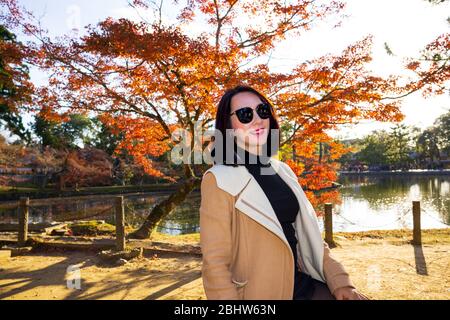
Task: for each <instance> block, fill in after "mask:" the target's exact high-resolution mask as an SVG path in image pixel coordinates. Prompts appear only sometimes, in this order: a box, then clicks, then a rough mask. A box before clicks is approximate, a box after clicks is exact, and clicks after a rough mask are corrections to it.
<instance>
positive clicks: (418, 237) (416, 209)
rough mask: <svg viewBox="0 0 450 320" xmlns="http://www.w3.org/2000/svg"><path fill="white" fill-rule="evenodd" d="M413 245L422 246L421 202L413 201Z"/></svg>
mask: <svg viewBox="0 0 450 320" xmlns="http://www.w3.org/2000/svg"><path fill="white" fill-rule="evenodd" d="M412 204H413V244H417V245H420V244H422V230H421V229H420V201H413V202H412Z"/></svg>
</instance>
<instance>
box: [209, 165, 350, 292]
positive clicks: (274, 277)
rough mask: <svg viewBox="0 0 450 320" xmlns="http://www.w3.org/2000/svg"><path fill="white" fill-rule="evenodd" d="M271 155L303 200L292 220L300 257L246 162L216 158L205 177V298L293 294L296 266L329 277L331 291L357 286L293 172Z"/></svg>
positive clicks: (327, 280)
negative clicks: (327, 239)
mask: <svg viewBox="0 0 450 320" xmlns="http://www.w3.org/2000/svg"><path fill="white" fill-rule="evenodd" d="M269 161H270V163H271V167H272V168H273V169H274V170H275V171H276V172H277V173H278V175H279V176H280V177H281V178H282V179H283V180H284V181H285V182H286V183H287V184H288V185H289V186H290V187H291V189H292V190H293V192H294V194H295V196H296V197H297V199H298V202H299V206H300V210H299V214H298V215H297V218H296V221H295V223H294V224H293V225H294V229H295V232H296V237H297V239H298V244H297V253H298V261H296V262H294V258H293V257H294V256H293V253H292V250H291V247H290V246H289V243H288V241H287V239H286V237H285V235H284V232H283V229H282V227H281V224H280V223H279V221H278V218H277V216H276V214H275V212H274V210H273V208H272V206H271V204H270V202H269V199H268V198H267V197H266V195H265V193H264V191H263V190H262V188H261V187H260V185H259V184H258V182H257V181H256V180H255V178H254V177H253V176H252V175H251V174H250V172H248V170H247V168H245V166H237V167H233V166H226V165H222V164H215V165H213V166H212V167H211V168H209V169H208V170H207V171H206V172H205V173H204V174H203V179H202V182H201V204H200V244H201V250H202V254H203V258H202V280H203V287H204V290H205V294H206V296H207V298H208V299H241V300H255V299H263V300H267V299H273V300H277V299H288V300H292V298H293V290H294V268H299V270H302V271H303V272H305V273H307V274H309V275H311V276H312V277H313V278H314V279H317V280H319V281H322V282H325V283H326V284H327V285H328V287H329V289H330V291H331V292H332V293H334V291H335V290H336V289H337V288H340V287H345V286H350V287H353V288H354V285H353V284H352V282H351V280H350V278H349V275H348V273H347V272H346V271H345V269H344V267H343V266H342V264H340V263H339V262H338V261H336V260H335V259H334V258H333V257H332V255H331V253H330V249H329V247H328V245H327V244H326V242H324V241H323V239H322V236H321V233H320V230H319V225H318V221H317V216H316V213H315V211H314V208H313V207H312V205H311V203H310V202H309V200H308V199H307V198H306V195H305V193H304V191H303V189H302V188H301V186H300V184H299V183H298V178H297V176H296V175H295V173H294V172H293V171H292V169H291V168H290V167H289V166H288V165H287V164H286V163H284V162H282V161H280V160H278V159H276V158H274V157H272V158H270V160H269ZM262 169H263V170H265V169H267V168H264V167H263V168H262ZM269 169H270V168H269ZM262 174H264V173H262Z"/></svg>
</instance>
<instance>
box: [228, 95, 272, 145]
mask: <svg viewBox="0 0 450 320" xmlns="http://www.w3.org/2000/svg"><path fill="white" fill-rule="evenodd" d="M260 103H262V101H261V99H260V98H259V97H258V96H257V95H256V94H254V93H252V92H239V93H238V94H235V95H234V96H233V97H232V98H231V111H230V113H233V112H234V111H236V110H238V109H240V108H243V107H250V108H252V109H253V120H252V121H251V122H250V123H245V124H244V123H241V122H240V121H239V119H238V117H237V116H236V114H233V115H232V116H230V117H231V127H232V128H233V129H234V133H235V136H236V140H237V141H236V143H237V144H238V145H239V146H240V147H245V148H246V149H247V150H249V149H252V150H253V149H254V148H255V147H258V146H262V145H263V144H264V143H265V142H266V140H267V136H268V134H269V129H270V118H267V119H261V118H260V117H259V115H258V114H257V113H256V110H255V109H256V106H257V105H258V104H260Z"/></svg>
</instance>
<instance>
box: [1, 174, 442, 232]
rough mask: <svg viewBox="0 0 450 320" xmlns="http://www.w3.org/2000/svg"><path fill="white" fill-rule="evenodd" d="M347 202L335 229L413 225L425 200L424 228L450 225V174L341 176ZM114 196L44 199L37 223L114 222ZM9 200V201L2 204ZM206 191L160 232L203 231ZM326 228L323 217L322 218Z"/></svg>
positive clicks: (137, 211) (138, 198)
mask: <svg viewBox="0 0 450 320" xmlns="http://www.w3.org/2000/svg"><path fill="white" fill-rule="evenodd" d="M338 182H339V183H341V184H342V185H343V186H342V187H341V188H340V189H339V190H340V194H341V200H342V202H341V203H340V204H337V205H334V207H333V230H334V231H366V230H379V229H385V230H386V229H402V228H409V229H411V228H412V201H413V200H419V201H420V202H421V212H422V216H421V225H422V228H423V229H429V228H446V227H448V226H449V225H450V176H448V175H447V176H438V175H436V176H429V175H428V176H386V175H383V176H341V177H340V179H339V181H338ZM169 196H170V193H167V192H151V193H132V194H125V195H124V198H125V214H126V217H125V219H126V221H127V223H129V224H130V225H132V226H139V224H140V223H142V221H143V220H144V218H145V217H146V216H147V214H148V212H149V211H150V210H151V209H152V208H153V207H154V206H155V205H156V203H157V202H158V201H160V200H162V199H164V198H167V197H169ZM113 198H114V197H111V196H110V195H109V196H106V195H101V196H84V197H72V198H60V199H41V200H39V201H37V202H35V204H32V206H31V208H30V221H31V222H51V221H71V220H87V219H103V220H105V221H107V222H110V223H114V205H113V204H114V202H113V201H114V200H113ZM2 204H5V203H2ZM199 206H200V192H199V191H198V190H196V191H194V192H192V193H191V194H190V195H189V196H188V198H187V199H186V200H185V201H184V202H183V203H182V204H181V205H180V206H179V207H178V208H177V209H175V210H174V212H172V213H171V214H170V215H169V216H168V217H167V218H166V219H164V220H163V221H162V222H161V223H160V224H159V226H158V228H157V230H158V231H160V232H163V233H168V234H187V233H195V232H199ZM16 217H17V209H0V223H2V222H3V223H5V222H6V223H8V222H9V223H11V222H16V221H17V220H16ZM319 224H320V227H321V228H322V229H323V222H322V219H321V218H319Z"/></svg>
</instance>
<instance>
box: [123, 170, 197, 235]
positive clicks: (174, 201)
mask: <svg viewBox="0 0 450 320" xmlns="http://www.w3.org/2000/svg"><path fill="white" fill-rule="evenodd" d="M200 183H201V178H197V177H191V178H189V179H187V180H185V182H183V183H182V184H181V185H180V187H179V188H178V189H177V190H176V191H175V192H174V193H173V194H171V195H170V196H169V198H167V199H165V200H163V201H161V203H158V204H157V205H156V206H155V207H154V208H153V210H152V211H151V212H150V214H149V215H148V216H147V218H146V219H145V221H144V223H143V224H142V225H141V227H140V228H139V229H138V230H136V231H135V232H133V233H131V234H130V235H129V236H128V238H130V239H147V238H149V237H150V236H151V234H152V232H153V230H154V229H155V227H156V225H157V224H158V222H159V221H161V220H162V219H163V218H165V217H166V216H167V215H168V214H170V213H171V212H172V211H173V210H174V209H175V208H176V207H177V206H178V205H179V204H180V203H182V202H183V201H184V200H185V199H186V198H187V196H188V195H189V194H190V193H191V192H192V191H193V190H194V189H195V188H196V187H198V186H200Z"/></svg>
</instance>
